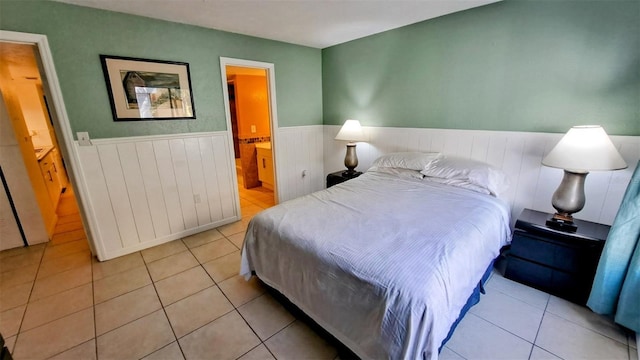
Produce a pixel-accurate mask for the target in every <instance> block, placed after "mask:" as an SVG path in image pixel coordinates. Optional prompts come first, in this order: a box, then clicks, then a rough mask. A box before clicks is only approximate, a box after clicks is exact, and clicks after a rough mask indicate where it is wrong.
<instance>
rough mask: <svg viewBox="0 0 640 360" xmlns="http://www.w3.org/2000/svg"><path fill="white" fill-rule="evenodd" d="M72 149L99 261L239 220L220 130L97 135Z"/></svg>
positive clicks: (223, 134)
mask: <svg viewBox="0 0 640 360" xmlns="http://www.w3.org/2000/svg"><path fill="white" fill-rule="evenodd" d="M76 149H77V151H78V154H79V155H80V162H81V168H82V172H83V174H84V176H85V181H86V184H85V185H86V187H87V190H88V191H87V193H88V194H89V197H90V199H89V203H90V207H91V209H90V213H93V214H94V215H95V219H96V222H95V223H96V224H97V227H98V228H97V229H92V230H93V236H94V240H95V243H96V244H97V246H100V247H101V249H102V250H103V253H104V258H101V259H100V260H107V259H110V258H113V257H117V256H120V255H124V254H128V253H131V252H134V251H138V250H141V249H144V248H148V247H151V246H155V245H158V244H161V243H164V242H167V241H171V240H175V239H179V238H181V237H184V236H187V235H191V234H194V233H197V232H200V231H204V230H207V229H211V228H215V227H217V226H220V225H223V224H226V223H229V222H233V221H236V220H238V219H239V213H238V211H239V207H238V202H237V199H238V192H237V187H235V184H236V179H235V172H234V171H233V170H234V169H235V166H233V164H232V161H231V156H230V154H229V149H230V147H229V144H228V134H227V133H226V132H213V133H199V134H181V135H175V136H145V137H130V138H117V139H100V140H93V145H92V146H78V144H77V143H76ZM232 184H233V185H234V186H232Z"/></svg>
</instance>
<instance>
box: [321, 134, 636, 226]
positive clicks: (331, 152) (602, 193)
mask: <svg viewBox="0 0 640 360" xmlns="http://www.w3.org/2000/svg"><path fill="white" fill-rule="evenodd" d="M338 130H340V126H332V125H326V126H325V128H324V168H325V172H326V173H330V172H333V171H337V170H340V169H341V168H344V165H343V161H344V155H345V142H343V141H335V140H333V138H334V137H335V135H336V134H337V133H338ZM365 131H366V132H367V133H368V135H369V139H370V141H369V142H367V143H359V144H358V146H357V153H358V160H359V165H358V168H357V169H358V170H360V171H366V170H367V169H368V168H369V166H371V163H372V162H373V161H374V160H375V159H376V158H377V157H378V156H380V155H381V154H385V153H390V152H396V151H439V152H442V153H444V154H449V155H456V156H461V157H466V158H472V159H476V160H482V161H486V162H488V163H489V164H492V165H494V166H497V167H498V168H501V169H502V170H503V171H505V172H506V173H507V175H508V176H509V178H510V181H511V186H510V188H509V191H508V194H507V198H508V200H509V202H510V204H511V207H512V223H513V222H515V218H516V217H517V216H518V214H519V213H520V211H522V209H523V208H530V209H534V210H540V211H547V212H554V209H553V207H552V206H551V196H552V194H553V192H554V191H555V190H556V188H557V186H558V185H559V184H560V180H562V174H563V172H562V170H559V169H554V168H549V167H546V166H542V165H541V161H542V158H543V157H544V156H545V155H546V154H547V153H548V152H549V151H550V150H551V148H553V146H554V145H555V144H556V143H557V142H558V140H560V138H561V137H562V135H563V134H551V133H530V132H507V131H476V130H449V129H420V128H390V127H370V128H365ZM611 139H612V141H613V142H614V144H615V145H616V147H617V148H618V150H619V151H620V153H621V154H622V156H623V157H624V159H625V161H626V162H627V164H628V165H629V167H628V168H627V169H625V170H619V171H610V172H592V173H590V174H589V175H588V176H587V180H586V184H585V193H586V198H587V202H586V205H585V207H584V209H583V210H582V211H580V212H579V213H577V214H576V218H580V219H584V220H589V221H596V222H600V223H604V224H611V223H612V222H613V219H614V218H615V215H616V212H617V210H618V207H619V206H620V202H621V201H622V196H623V194H624V191H625V189H626V186H627V184H628V183H629V179H631V175H632V174H633V170H634V169H635V167H636V165H637V163H638V160H639V159H640V137H638V136H611Z"/></svg>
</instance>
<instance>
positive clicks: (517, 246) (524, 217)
mask: <svg viewBox="0 0 640 360" xmlns="http://www.w3.org/2000/svg"><path fill="white" fill-rule="evenodd" d="M550 217H551V214H547V213H544V212H540V211H534V210H529V209H524V210H523V211H522V213H521V214H520V216H519V217H518V220H517V221H516V225H515V229H514V231H513V239H512V242H511V249H510V250H509V253H508V255H507V268H506V271H505V277H506V278H508V279H512V280H515V281H517V282H520V283H523V284H526V285H529V286H532V287H534V288H537V289H540V290H542V291H545V292H548V293H550V294H553V295H556V296H559V297H562V298H564V299H567V300H569V301H572V302H575V303H578V304H581V305H584V304H586V302H587V299H588V298H589V293H590V292H591V285H592V283H593V277H594V275H595V273H596V269H597V267H598V260H600V254H601V253H602V248H603V247H604V242H605V240H606V239H607V235H608V234H609V229H610V226H608V225H602V224H597V223H593V222H589V221H583V220H577V219H574V222H575V223H576V225H577V226H578V230H577V231H576V232H575V233H568V232H563V231H559V230H555V229H551V228H548V227H547V226H546V225H545V222H546V220H547V219H549V218H550Z"/></svg>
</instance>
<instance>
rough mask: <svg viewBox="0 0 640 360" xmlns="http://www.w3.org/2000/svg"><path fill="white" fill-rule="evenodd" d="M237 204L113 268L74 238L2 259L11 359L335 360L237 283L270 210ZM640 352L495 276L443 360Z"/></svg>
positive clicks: (555, 302)
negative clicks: (216, 222)
mask: <svg viewBox="0 0 640 360" xmlns="http://www.w3.org/2000/svg"><path fill="white" fill-rule="evenodd" d="M241 197H242V198H241V205H242V208H243V215H245V217H244V218H243V220H242V221H238V222H236V223H233V224H229V225H226V226H222V227H220V228H218V229H215V230H210V231H207V232H204V233H200V234H197V235H193V236H190V237H187V238H184V239H181V240H176V241H173V242H170V243H167V244H164V245H161V246H157V247H154V248H151V249H147V250H144V251H141V252H137V253H134V254H131V255H127V256H123V257H120V258H117V259H114V260H110V261H106V262H97V261H96V260H95V259H94V258H92V257H91V255H90V253H89V250H88V246H87V243H86V240H85V239H84V238H82V239H76V235H65V236H60V237H58V238H57V239H56V240H57V241H52V242H50V243H49V244H42V245H36V246H32V247H29V248H19V249H13V250H8V251H4V252H1V253H0V333H2V335H3V337H5V339H6V340H7V344H8V346H9V349H10V350H11V351H12V353H13V355H14V358H15V359H17V360H21V359H45V358H53V359H133V358H138V359H140V358H144V359H273V358H276V359H335V358H337V350H336V348H335V347H333V346H332V345H331V343H329V342H328V341H326V340H325V339H323V337H321V336H319V335H318V334H317V333H315V332H314V331H313V330H312V329H311V328H310V327H308V326H307V325H305V323H304V322H302V321H301V320H299V319H297V318H296V317H295V316H294V315H293V314H291V313H289V312H288V311H287V310H285V309H284V308H283V307H282V306H281V305H280V304H279V303H278V302H277V301H275V300H274V299H273V298H272V297H271V296H270V295H269V294H268V293H266V292H265V289H264V288H263V287H262V286H261V284H260V283H259V282H257V281H256V280H255V279H252V280H251V281H249V282H246V281H244V279H242V278H240V277H239V276H238V275H236V274H237V272H238V268H239V264H238V262H239V258H240V250H239V249H240V245H241V243H242V239H243V237H244V232H245V229H246V225H247V222H248V219H249V218H250V217H251V216H253V215H254V214H255V213H256V212H258V211H259V210H260V209H262V208H263V207H262V206H261V205H260V204H258V203H257V202H259V201H264V199H263V200H260V199H257V200H256V199H252V198H251V196H249V195H247V194H246V193H245V194H244V195H242V191H241ZM252 201H254V202H252ZM245 210H246V211H245ZM72 228H74V227H73V226H69V228H68V229H70V230H69V231H66V232H67V233H68V232H73V231H74V229H72ZM75 230H77V229H75ZM636 347H637V344H636V342H635V337H633V336H631V335H630V334H627V333H625V332H624V331H623V330H622V329H621V328H619V327H617V326H616V325H614V324H612V323H611V322H610V321H608V320H607V319H605V318H603V317H600V316H597V315H594V314H593V313H591V312H590V311H588V310H587V309H586V308H583V307H580V306H577V305H574V304H572V303H569V302H566V301H564V300H561V299H559V298H557V297H555V296H550V295H548V294H546V293H543V292H540V291H538V290H535V289H532V288H529V287H526V286H524V285H521V284H518V283H515V282H512V281H510V280H507V279H505V278H503V277H502V276H500V274H499V273H498V272H494V273H493V275H492V277H491V279H490V281H489V283H488V284H487V294H486V295H484V296H483V298H482V300H481V302H480V303H479V304H478V305H476V306H475V307H473V308H472V309H471V311H470V313H469V314H468V315H467V316H466V317H465V319H464V320H463V321H462V322H461V324H460V325H459V327H458V329H457V330H456V332H455V334H454V336H453V337H452V339H451V340H450V341H449V343H448V344H447V346H446V347H445V348H444V349H443V351H442V353H441V354H440V358H441V359H625V360H630V359H635V357H636V356H637V355H636V351H637V350H636Z"/></svg>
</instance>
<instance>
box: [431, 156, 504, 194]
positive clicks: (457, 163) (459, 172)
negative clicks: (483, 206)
mask: <svg viewBox="0 0 640 360" xmlns="http://www.w3.org/2000/svg"><path fill="white" fill-rule="evenodd" d="M421 173H422V174H423V175H425V176H431V177H437V178H443V179H456V180H462V181H468V182H469V183H471V184H473V185H477V186H480V187H483V188H485V189H487V190H488V191H489V192H490V193H491V194H492V195H494V196H496V197H498V196H500V194H501V193H504V192H506V190H507V188H508V187H509V179H508V178H507V176H506V175H505V174H504V173H503V172H502V171H501V170H499V169H497V168H495V167H493V166H491V165H489V164H487V163H484V162H481V161H477V160H471V159H464V158H459V157H453V156H443V157H441V158H439V159H437V160H436V161H433V162H431V163H430V164H429V165H427V166H426V167H425V168H424V170H422V171H421Z"/></svg>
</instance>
